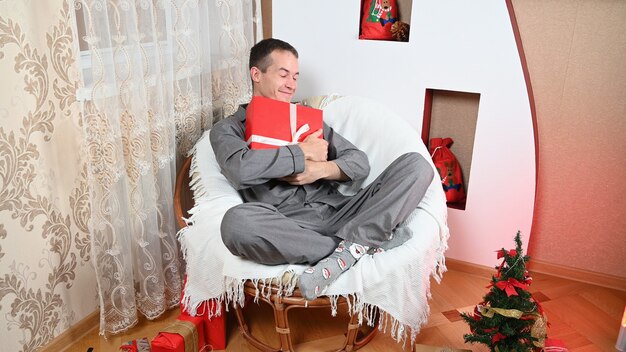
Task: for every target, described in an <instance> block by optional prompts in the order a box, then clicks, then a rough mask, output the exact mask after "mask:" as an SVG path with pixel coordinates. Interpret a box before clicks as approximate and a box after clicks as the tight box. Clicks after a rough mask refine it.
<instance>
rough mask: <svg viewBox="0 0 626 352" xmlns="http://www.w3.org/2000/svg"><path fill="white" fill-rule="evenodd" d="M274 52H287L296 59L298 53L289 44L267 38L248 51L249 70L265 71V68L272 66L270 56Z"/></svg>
mask: <svg viewBox="0 0 626 352" xmlns="http://www.w3.org/2000/svg"><path fill="white" fill-rule="evenodd" d="M276 50H282V51H289V52H290V53H292V54H293V56H295V57H296V58H297V57H298V51H297V50H296V48H294V47H293V46H291V44H289V43H287V42H285V41H282V40H280V39H275V38H267V39H263V40H261V41H260V42H258V43H256V44H255V45H254V46H253V47H252V48H251V49H250V63H249V66H250V67H249V68H253V67H256V68H258V69H259V70H261V72H265V71H267V68H268V67H269V66H270V65H271V64H272V62H271V59H270V54H271V53H272V52H274V51H276Z"/></svg>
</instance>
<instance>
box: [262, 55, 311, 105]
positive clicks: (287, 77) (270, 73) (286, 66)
mask: <svg viewBox="0 0 626 352" xmlns="http://www.w3.org/2000/svg"><path fill="white" fill-rule="evenodd" d="M270 59H271V64H270V65H269V66H268V67H267V70H265V72H262V71H261V70H260V69H258V68H257V67H252V68H251V69H250V76H251V77H252V81H253V82H254V92H253V95H260V96H263V97H266V98H270V99H275V100H280V101H285V102H291V98H292V97H293V95H294V94H295V93H296V88H298V82H297V80H298V76H299V74H300V72H299V68H298V58H297V57H295V56H294V55H293V54H292V53H291V52H289V51H286V50H275V51H273V52H272V53H271V54H270Z"/></svg>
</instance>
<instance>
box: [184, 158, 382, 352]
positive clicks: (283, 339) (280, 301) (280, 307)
mask: <svg viewBox="0 0 626 352" xmlns="http://www.w3.org/2000/svg"><path fill="white" fill-rule="evenodd" d="M190 166H191V157H188V158H187V159H185V160H184V162H183V164H182V166H181V167H180V169H179V170H178V173H177V176H176V186H175V191H174V210H175V213H176V219H177V222H178V226H179V227H180V228H182V227H185V226H186V223H185V221H184V220H183V217H184V218H188V217H189V214H188V210H189V209H191V208H192V207H193V205H194V200H193V194H192V191H191V190H190V188H189V181H190V177H189V169H190ZM267 289H268V288H267V287H266V288H265V290H267ZM269 290H270V291H269V292H270V294H269V296H265V297H264V296H263V295H259V296H258V298H259V299H260V300H262V301H264V302H266V303H268V304H269V305H270V306H271V307H272V308H273V310H274V321H275V325H276V332H277V333H278V336H279V339H280V346H278V347H272V346H270V345H268V344H266V343H264V342H262V341H261V340H259V339H257V338H256V337H255V336H253V335H252V333H251V331H250V329H249V327H248V325H247V324H246V321H245V319H244V315H243V312H242V309H241V307H240V306H238V305H237V304H234V308H235V315H236V317H237V323H238V325H239V330H240V331H241V333H242V335H243V337H244V338H245V339H246V340H247V341H248V342H249V343H250V344H251V345H253V346H254V347H256V348H258V349H259V350H261V351H267V352H269V351H294V346H293V344H292V341H291V330H290V327H289V319H288V313H289V311H290V310H292V309H295V308H302V309H311V308H328V309H330V307H331V301H330V298H329V297H327V296H321V297H319V298H317V299H315V300H313V301H306V300H305V299H304V298H303V297H302V295H301V294H300V291H299V289H298V288H296V289H295V290H294V292H293V295H292V296H288V297H285V296H283V295H279V294H278V287H277V286H273V285H271V286H270V287H269ZM244 292H245V294H246V296H248V297H250V298H254V297H255V296H257V288H256V287H255V286H254V284H253V283H252V282H251V281H248V282H246V284H245V285H244ZM337 303H338V304H342V303H346V300H345V299H344V298H343V297H340V298H339V300H338V302H337ZM329 318H330V316H329ZM376 325H377V324H376ZM376 325H375V326H374V327H373V328H371V329H369V331H366V332H365V333H362V332H361V330H360V329H359V324H358V316H357V315H356V314H354V315H352V316H351V318H350V321H349V322H348V326H347V330H346V333H345V340H344V342H343V345H342V346H338V349H337V351H355V350H357V349H359V348H361V347H363V346H365V345H366V344H367V343H368V342H370V341H371V340H372V339H373V338H374V336H375V334H376V331H377V330H378V328H377V326H376Z"/></svg>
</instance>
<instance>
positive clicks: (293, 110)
mask: <svg viewBox="0 0 626 352" xmlns="http://www.w3.org/2000/svg"><path fill="white" fill-rule="evenodd" d="M297 108H298V106H297V105H296V104H289V124H290V126H291V141H285V140H282V139H278V138H272V137H266V136H259V135H257V134H253V135H251V136H250V138H248V140H247V141H246V142H247V143H248V145H250V143H252V142H256V143H263V144H268V145H275V146H278V147H282V146H286V145H292V144H298V140H299V139H300V137H301V136H302V135H303V134H305V133H307V132H308V131H309V130H310V129H311V127H309V124H308V123H306V124H304V125H302V126H300V128H298V129H297V130H296V126H297V123H298V112H297Z"/></svg>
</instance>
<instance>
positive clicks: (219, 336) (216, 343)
mask: <svg viewBox="0 0 626 352" xmlns="http://www.w3.org/2000/svg"><path fill="white" fill-rule="evenodd" d="M216 304H221V305H222V306H221V314H220V315H219V316H218V315H215V314H213V316H211V317H210V318H209V315H211V314H210V313H211V312H215V311H216V309H217V307H216V306H215V305H216ZM196 314H197V315H196V316H195V317H192V316H191V315H189V314H188V313H187V312H186V311H185V308H184V307H183V306H182V305H181V313H180V317H183V316H185V317H189V318H201V319H202V320H204V336H205V341H206V344H207V345H208V346H211V348H212V349H213V350H223V349H226V307H225V306H224V303H219V302H216V301H214V300H208V301H204V302H202V304H201V305H200V307H198V310H197V312H196ZM180 317H179V319H180Z"/></svg>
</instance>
